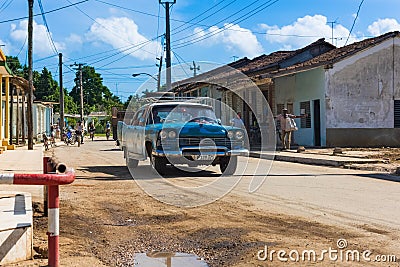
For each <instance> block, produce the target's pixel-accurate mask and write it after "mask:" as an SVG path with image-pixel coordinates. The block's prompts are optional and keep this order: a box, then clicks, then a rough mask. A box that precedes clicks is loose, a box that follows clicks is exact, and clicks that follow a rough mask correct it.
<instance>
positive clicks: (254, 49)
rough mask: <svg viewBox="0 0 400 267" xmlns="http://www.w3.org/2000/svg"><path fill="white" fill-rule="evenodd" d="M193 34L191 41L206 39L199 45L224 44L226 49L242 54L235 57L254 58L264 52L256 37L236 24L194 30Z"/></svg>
mask: <svg viewBox="0 0 400 267" xmlns="http://www.w3.org/2000/svg"><path fill="white" fill-rule="evenodd" d="M194 34H195V35H194V38H193V41H196V40H199V39H200V38H202V37H208V38H206V39H204V40H202V41H201V42H200V43H201V44H202V45H207V46H210V45H217V44H224V45H225V48H226V49H228V50H231V51H235V52H236V54H237V53H241V54H242V55H239V54H237V56H247V57H255V56H259V55H260V54H262V53H263V50H264V49H263V48H262V46H261V44H260V43H259V42H258V40H257V37H256V36H255V35H254V34H253V33H252V32H251V31H250V30H249V29H245V28H241V27H240V26H239V25H237V24H229V23H226V24H224V27H223V28H219V27H217V26H212V27H210V28H209V29H207V30H203V29H201V28H195V29H194Z"/></svg>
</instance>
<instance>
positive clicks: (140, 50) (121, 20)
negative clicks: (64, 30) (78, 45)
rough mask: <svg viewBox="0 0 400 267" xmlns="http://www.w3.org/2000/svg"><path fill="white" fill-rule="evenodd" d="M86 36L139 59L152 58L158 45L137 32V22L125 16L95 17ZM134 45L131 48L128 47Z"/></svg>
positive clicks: (90, 39)
mask: <svg viewBox="0 0 400 267" xmlns="http://www.w3.org/2000/svg"><path fill="white" fill-rule="evenodd" d="M96 22H97V23H94V24H92V26H91V27H90V30H89V32H88V33H87V34H86V37H87V38H88V39H89V41H92V42H103V43H106V44H109V45H111V46H112V47H114V48H116V49H119V50H120V51H121V52H122V53H124V54H130V55H131V56H133V57H136V58H139V59H141V60H145V59H154V58H155V56H156V52H157V51H160V49H161V48H160V45H159V44H158V43H157V42H156V41H150V40H149V39H147V38H146V37H144V36H143V35H141V34H140V33H139V27H138V26H137V24H136V23H135V22H134V21H133V20H131V19H129V18H126V17H111V18H107V19H102V18H97V19H96ZM132 46H135V47H133V48H131V49H129V47H132Z"/></svg>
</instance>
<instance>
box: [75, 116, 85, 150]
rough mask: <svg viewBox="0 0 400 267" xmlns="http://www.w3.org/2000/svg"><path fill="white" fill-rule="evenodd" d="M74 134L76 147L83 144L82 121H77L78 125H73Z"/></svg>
mask: <svg viewBox="0 0 400 267" xmlns="http://www.w3.org/2000/svg"><path fill="white" fill-rule="evenodd" d="M75 134H76V139H77V141H78V146H79V145H80V144H83V138H82V137H83V124H82V121H78V123H77V124H76V125H75Z"/></svg>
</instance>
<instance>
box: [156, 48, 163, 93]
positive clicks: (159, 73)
mask: <svg viewBox="0 0 400 267" xmlns="http://www.w3.org/2000/svg"><path fill="white" fill-rule="evenodd" d="M156 59H157V60H158V61H159V64H156V66H157V67H158V75H157V92H160V89H161V70H162V61H163V56H162V54H161V57H159V58H156Z"/></svg>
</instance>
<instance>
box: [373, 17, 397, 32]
mask: <svg viewBox="0 0 400 267" xmlns="http://www.w3.org/2000/svg"><path fill="white" fill-rule="evenodd" d="M391 31H400V24H399V23H398V22H397V20H395V19H389V18H386V19H378V20H377V21H375V22H374V23H372V24H371V25H369V26H368V32H369V33H371V34H372V35H373V36H378V35H382V34H384V33H387V32H391Z"/></svg>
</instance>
